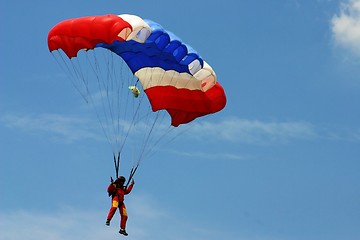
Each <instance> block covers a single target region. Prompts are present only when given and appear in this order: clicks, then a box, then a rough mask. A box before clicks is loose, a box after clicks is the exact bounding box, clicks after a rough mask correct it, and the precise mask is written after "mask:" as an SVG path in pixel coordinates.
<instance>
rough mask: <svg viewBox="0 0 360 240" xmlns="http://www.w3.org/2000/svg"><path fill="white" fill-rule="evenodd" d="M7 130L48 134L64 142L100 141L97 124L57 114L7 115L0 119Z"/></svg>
mask: <svg viewBox="0 0 360 240" xmlns="http://www.w3.org/2000/svg"><path fill="white" fill-rule="evenodd" d="M0 120H1V121H2V122H3V123H4V124H5V126H7V127H9V128H18V129H21V130H24V131H28V132H32V133H34V132H36V133H49V134H52V135H53V136H54V137H56V138H58V139H61V140H63V141H66V142H73V141H77V140H79V139H86V138H90V139H95V140H99V139H101V135H100V134H98V133H97V132H96V131H95V130H94V129H97V127H98V126H97V125H96V124H97V123H96V122H91V121H89V120H87V119H83V118H79V117H67V116H62V115H58V114H40V115H19V114H8V115H5V116H3V117H2V118H1V119H0Z"/></svg>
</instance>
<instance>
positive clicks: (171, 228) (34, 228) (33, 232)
mask: <svg viewBox="0 0 360 240" xmlns="http://www.w3.org/2000/svg"><path fill="white" fill-rule="evenodd" d="M130 203H131V204H130ZM109 206H110V205H109ZM127 209H128V214H129V221H128V224H127V232H128V233H129V236H128V239H132V240H137V239H158V240H182V239H189V240H191V239H194V240H195V239H208V240H212V239H213V240H215V239H220V238H221V237H224V239H229V240H231V239H238V238H232V237H230V234H231V233H224V232H221V231H222V229H218V230H213V229H211V228H210V227H209V226H203V225H202V224H201V223H194V221H192V220H191V219H188V220H187V221H181V220H178V219H177V217H176V213H174V212H170V211H165V210H164V209H163V208H162V207H160V206H159V203H157V202H156V201H154V200H152V199H151V198H149V197H146V196H137V198H136V199H135V197H133V198H132V199H131V201H128V203H127ZM107 211H108V209H107V208H106V209H102V210H94V209H91V208H90V207H89V206H87V208H86V209H74V208H70V207H65V208H60V209H53V210H52V211H50V212H40V211H30V210H17V211H14V212H7V213H0V218H1V222H0V232H1V234H0V240H8V239H11V240H24V239H26V240H39V239H51V240H78V239H87V240H98V239H115V238H119V237H120V235H119V233H118V230H119V214H118V213H116V215H114V218H113V220H112V222H111V226H110V227H108V226H105V219H106V215H107Z"/></svg>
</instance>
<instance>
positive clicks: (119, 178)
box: [117, 176, 126, 183]
mask: <svg viewBox="0 0 360 240" xmlns="http://www.w3.org/2000/svg"><path fill="white" fill-rule="evenodd" d="M117 181H118V182H122V183H125V181H126V179H125V177H124V176H120V177H118V179H117Z"/></svg>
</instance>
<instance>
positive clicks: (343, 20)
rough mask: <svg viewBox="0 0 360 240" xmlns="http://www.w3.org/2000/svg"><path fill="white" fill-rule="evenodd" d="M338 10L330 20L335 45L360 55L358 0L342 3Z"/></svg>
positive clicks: (359, 12)
mask: <svg viewBox="0 0 360 240" xmlns="http://www.w3.org/2000/svg"><path fill="white" fill-rule="evenodd" d="M340 8H341V9H340V13H339V14H338V15H335V16H333V18H332V20H331V28H332V32H333V37H334V41H335V44H337V45H339V46H341V47H343V48H345V49H348V50H349V51H350V52H352V53H355V54H357V55H360V0H348V1H346V2H342V3H341V5H340Z"/></svg>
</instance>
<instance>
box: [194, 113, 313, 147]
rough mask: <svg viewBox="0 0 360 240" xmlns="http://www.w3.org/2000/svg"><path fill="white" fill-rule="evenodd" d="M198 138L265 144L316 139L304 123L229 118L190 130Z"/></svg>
mask: <svg viewBox="0 0 360 240" xmlns="http://www.w3.org/2000/svg"><path fill="white" fill-rule="evenodd" d="M194 133H195V134H196V135H198V136H199V137H200V136H201V137H206V138H207V139H212V138H214V137H216V139H217V140H219V139H222V140H224V141H230V142H245V143H255V144H267V143H273V142H287V141H290V140H295V139H311V138H314V137H316V135H317V134H316V132H315V127H314V126H313V125H312V124H310V123H306V122H300V121H299V122H275V121H273V122H264V121H259V120H247V119H240V118H229V119H225V120H223V121H222V122H218V123H210V122H203V123H202V124H201V125H200V124H197V125H196V126H194V127H193V128H192V130H191V134H194Z"/></svg>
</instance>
